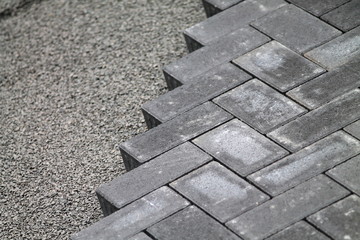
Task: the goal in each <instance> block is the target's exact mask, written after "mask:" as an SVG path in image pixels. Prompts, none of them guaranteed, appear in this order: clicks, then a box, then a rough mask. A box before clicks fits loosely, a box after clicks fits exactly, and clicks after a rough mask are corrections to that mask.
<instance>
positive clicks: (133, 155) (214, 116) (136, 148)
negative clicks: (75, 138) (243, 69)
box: [120, 102, 232, 170]
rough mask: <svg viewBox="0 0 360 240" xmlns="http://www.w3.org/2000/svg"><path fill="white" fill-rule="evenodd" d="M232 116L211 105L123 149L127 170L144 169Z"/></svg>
mask: <svg viewBox="0 0 360 240" xmlns="http://www.w3.org/2000/svg"><path fill="white" fill-rule="evenodd" d="M231 118H232V116H231V115H230V114H228V113H226V112H225V111H224V110H222V109H220V108H219V107H217V106H215V104H213V103H211V102H207V103H204V104H202V105H200V106H198V107H196V108H194V109H192V110H190V111H188V112H186V113H184V114H182V115H180V116H178V117H177V118H175V119H173V120H170V121H168V122H166V123H163V124H161V125H160V126H158V127H156V128H153V129H150V130H149V131H147V132H145V133H143V134H140V135H138V136H136V137H134V138H132V139H130V140H129V141H127V142H125V143H123V144H121V145H120V149H121V151H122V156H123V159H124V163H125V166H126V167H127V170H130V169H132V168H134V167H137V166H139V165H141V164H142V163H144V162H146V161H148V160H150V159H151V158H154V157H156V156H158V155H160V154H162V153H164V152H166V151H168V150H170V149H172V148H174V147H176V146H178V145H180V144H182V143H184V142H186V141H187V140H189V139H191V138H193V137H195V136H197V135H199V134H202V133H203V132H206V131H208V130H210V129H212V128H214V127H216V126H218V125H220V124H221V123H223V122H226V121H227V120H230V119H231Z"/></svg>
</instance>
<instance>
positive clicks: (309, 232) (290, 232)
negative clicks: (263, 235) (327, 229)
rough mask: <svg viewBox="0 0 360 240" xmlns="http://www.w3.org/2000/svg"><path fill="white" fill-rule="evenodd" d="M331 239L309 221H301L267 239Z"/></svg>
mask: <svg viewBox="0 0 360 240" xmlns="http://www.w3.org/2000/svg"><path fill="white" fill-rule="evenodd" d="M303 239H307V240H330V238H328V237H327V236H325V235H324V234H323V233H322V232H319V231H318V230H316V229H315V228H314V227H313V226H311V225H310V224H308V223H307V222H304V221H300V222H297V223H295V224H294V225H291V226H290V227H287V228H285V229H284V230H282V231H281V232H278V233H276V234H274V235H272V236H271V237H269V238H267V239H266V240H303Z"/></svg>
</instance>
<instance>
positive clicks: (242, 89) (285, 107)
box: [214, 79, 306, 133]
mask: <svg viewBox="0 0 360 240" xmlns="http://www.w3.org/2000/svg"><path fill="white" fill-rule="evenodd" d="M214 102H215V103H216V104H218V105H219V106H221V107H222V108H224V109H226V110H227V111H229V112H230V113H231V114H233V115H234V116H236V117H237V118H239V119H240V120H242V121H244V122H245V123H247V124H248V125H250V126H252V127H253V128H255V129H256V130H258V131H260V132H262V133H267V132H270V131H271V130H273V129H275V128H276V127H278V126H280V125H283V124H285V123H287V122H289V121H291V120H292V119H294V118H296V117H297V116H299V115H302V114H304V113H305V112H306V109H304V108H303V107H301V106H300V105H299V104H297V103H295V102H294V101H292V100H290V99H289V98H287V97H285V96H284V95H282V94H280V93H279V92H277V91H275V90H274V89H272V88H271V87H269V86H268V85H266V84H264V83H262V82H261V81H259V80H257V79H253V80H251V81H249V82H247V83H245V84H243V85H241V86H239V87H237V88H235V89H233V90H231V91H229V92H227V93H225V94H223V95H221V96H219V97H217V98H216V99H214Z"/></svg>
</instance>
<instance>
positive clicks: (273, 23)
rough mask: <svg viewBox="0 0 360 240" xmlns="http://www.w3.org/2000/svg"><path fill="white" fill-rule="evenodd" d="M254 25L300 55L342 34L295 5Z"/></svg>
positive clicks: (283, 8)
mask: <svg viewBox="0 0 360 240" xmlns="http://www.w3.org/2000/svg"><path fill="white" fill-rule="evenodd" d="M252 25H253V26H254V27H255V28H257V29H259V30H260V31H261V32H263V33H265V34H267V35H269V36H270V37H272V38H273V39H275V40H277V41H278V42H280V43H282V44H284V45H285V46H287V47H289V48H290V49H292V50H294V51H296V52H299V53H304V52H307V51H309V50H310V49H312V48H314V47H317V46H319V45H321V44H324V43H325V42H327V41H329V40H331V39H333V38H335V37H337V36H339V35H340V34H341V32H340V31H339V30H337V29H335V28H334V27H332V26H330V25H328V24H326V23H325V22H323V21H321V20H319V19H318V18H316V17H314V16H312V15H310V14H309V13H307V12H305V11H304V10H302V9H300V8H297V7H295V6H294V5H288V6H285V7H282V8H279V9H277V10H275V11H273V12H271V13H269V14H268V15H265V16H264V17H262V18H260V19H258V20H257V21H255V22H254V23H252Z"/></svg>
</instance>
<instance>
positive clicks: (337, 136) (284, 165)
mask: <svg viewBox="0 0 360 240" xmlns="http://www.w3.org/2000/svg"><path fill="white" fill-rule="evenodd" d="M359 153H360V142H359V141H358V140H357V139H355V138H353V137H351V136H350V135H348V134H346V133H344V132H342V131H339V132H336V133H333V134H331V135H329V136H327V137H325V138H323V139H321V140H319V141H318V142H316V143H314V144H312V145H310V146H308V147H306V148H304V149H302V150H300V151H298V152H296V153H294V154H292V155H290V156H288V157H285V158H284V159H281V160H279V161H277V162H275V163H273V164H271V165H270V166H268V167H266V168H263V169H261V170H260V171H258V172H256V173H253V174H251V175H250V176H248V179H250V180H251V181H252V182H254V183H255V184H256V185H257V186H259V187H260V188H261V189H263V190H264V191H265V192H267V193H269V194H271V195H272V196H276V195H278V194H280V193H282V192H284V191H286V190H288V189H290V188H292V187H294V186H296V185H298V184H300V183H302V182H305V181H306V180H308V179H310V178H312V177H314V176H316V175H318V174H320V173H322V172H324V171H326V170H328V169H331V168H332V167H334V166H336V165H337V164H339V163H342V162H344V161H346V160H348V159H350V158H351V157H353V156H355V155H357V154H359Z"/></svg>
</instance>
